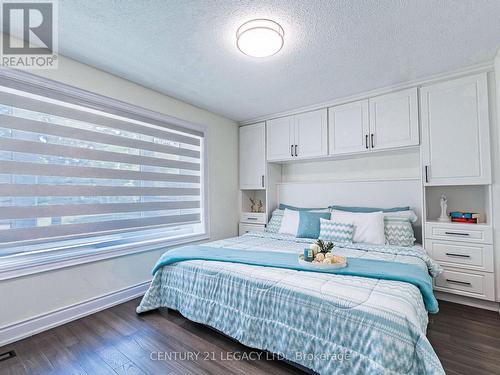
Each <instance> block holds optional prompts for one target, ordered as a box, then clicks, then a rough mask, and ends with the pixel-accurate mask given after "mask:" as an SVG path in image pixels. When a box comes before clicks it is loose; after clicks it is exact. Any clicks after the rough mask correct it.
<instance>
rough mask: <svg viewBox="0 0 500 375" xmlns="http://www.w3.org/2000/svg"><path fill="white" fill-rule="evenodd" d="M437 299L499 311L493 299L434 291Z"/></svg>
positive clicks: (498, 305) (499, 308)
mask: <svg viewBox="0 0 500 375" xmlns="http://www.w3.org/2000/svg"><path fill="white" fill-rule="evenodd" d="M434 295H435V296H436V298H437V299H438V300H441V301H448V302H453V303H458V304H460V305H466V306H472V307H477V308H479V309H484V310H490V311H495V312H498V313H500V304H499V303H498V302H493V301H484V300H481V299H477V298H472V297H465V296H459V295H456V294H451V293H446V292H439V291H434Z"/></svg>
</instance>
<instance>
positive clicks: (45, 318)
mask: <svg viewBox="0 0 500 375" xmlns="http://www.w3.org/2000/svg"><path fill="white" fill-rule="evenodd" d="M149 284H150V281H145V282H143V283H140V284H137V285H133V286H130V287H128V288H124V289H121V290H117V291H115V292H111V293H108V294H105V295H102V296H99V297H95V298H91V299H89V300H86V301H83V302H79V303H75V304H73V305H70V306H67V307H63V308H61V309H58V310H55V311H52V312H49V313H46V314H42V315H38V316H36V317H33V318H29V319H26V320H23V321H20V322H16V323H13V324H10V325H8V326H5V327H2V328H0V347H1V346H4V345H7V344H10V343H12V342H14V341H18V340H21V339H24V338H26V337H29V336H32V335H35V334H37V333H40V332H43V331H46V330H48V329H51V328H54V327H57V326H60V325H63V324H65V323H68V322H71V321H73V320H76V319H80V318H82V317H84V316H87V315H90V314H94V313H96V312H98V311H101V310H105V309H108V308H110V307H112V306H115V305H118V304H120V303H124V302H127V301H130V300H132V299H134V298H137V297H140V296H142V295H144V293H145V292H146V290H147V289H148V287H149Z"/></svg>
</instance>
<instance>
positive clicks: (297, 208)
mask: <svg viewBox="0 0 500 375" xmlns="http://www.w3.org/2000/svg"><path fill="white" fill-rule="evenodd" d="M279 209H280V210H285V209H288V210H293V211H325V212H326V211H329V209H328V207H323V208H321V207H320V208H306V207H295V206H290V205H288V204H283V203H280V205H279Z"/></svg>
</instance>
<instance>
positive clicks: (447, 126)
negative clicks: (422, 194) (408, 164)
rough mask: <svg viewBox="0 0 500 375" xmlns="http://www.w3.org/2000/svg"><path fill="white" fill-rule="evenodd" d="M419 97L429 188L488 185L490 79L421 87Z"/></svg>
mask: <svg viewBox="0 0 500 375" xmlns="http://www.w3.org/2000/svg"><path fill="white" fill-rule="evenodd" d="M420 95H421V105H422V107H421V110H422V161H423V174H424V181H425V183H426V184H428V185H459V184H462V185H472V184H490V183H491V159H490V136H489V118H488V86H487V80H486V73H485V74H479V75H474V76H470V77H465V78H460V79H456V80H453V81H448V82H444V83H439V84H435V85H431V86H427V87H423V88H422V89H421V91H420Z"/></svg>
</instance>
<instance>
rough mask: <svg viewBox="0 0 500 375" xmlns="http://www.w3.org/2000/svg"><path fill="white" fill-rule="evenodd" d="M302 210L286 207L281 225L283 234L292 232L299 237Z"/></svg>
mask: <svg viewBox="0 0 500 375" xmlns="http://www.w3.org/2000/svg"><path fill="white" fill-rule="evenodd" d="M299 220H300V212H299V211H295V210H289V209H288V208H286V209H285V213H284V214H283V220H281V227H280V230H279V232H280V233H282V234H291V235H294V236H295V237H297V231H298V230H299Z"/></svg>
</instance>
